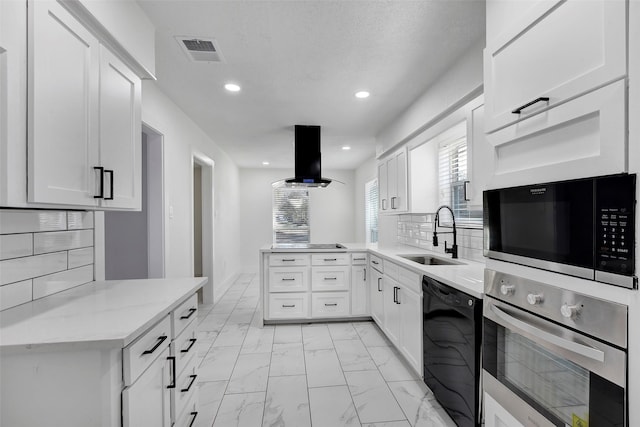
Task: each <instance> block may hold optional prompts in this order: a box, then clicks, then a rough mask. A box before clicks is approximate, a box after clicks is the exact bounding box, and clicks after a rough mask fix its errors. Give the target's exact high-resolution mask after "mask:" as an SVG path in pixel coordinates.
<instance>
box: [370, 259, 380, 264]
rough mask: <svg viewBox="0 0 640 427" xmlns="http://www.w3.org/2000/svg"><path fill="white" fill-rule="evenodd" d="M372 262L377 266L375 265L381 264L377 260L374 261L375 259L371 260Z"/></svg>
mask: <svg viewBox="0 0 640 427" xmlns="http://www.w3.org/2000/svg"><path fill="white" fill-rule="evenodd" d="M371 262H372V263H373V264H375V265H378V264H380V263H379V262H378V261H376V260H373V259H372V260H371Z"/></svg>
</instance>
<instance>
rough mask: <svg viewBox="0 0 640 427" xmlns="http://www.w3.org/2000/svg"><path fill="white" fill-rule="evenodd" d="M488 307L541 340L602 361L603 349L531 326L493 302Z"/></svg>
mask: <svg viewBox="0 0 640 427" xmlns="http://www.w3.org/2000/svg"><path fill="white" fill-rule="evenodd" d="M489 308H490V309H491V311H493V313H494V314H495V315H496V316H498V317H499V318H500V319H502V320H503V321H504V322H506V323H508V324H509V325H511V326H513V327H514V328H516V329H520V330H521V331H524V332H527V333H529V334H531V335H533V336H535V337H537V338H540V339H541V340H544V341H546V342H548V343H549V344H553V345H555V346H557V347H560V348H563V349H565V350H568V351H571V352H573V353H576V354H579V355H581V356H584V357H588V358H589V359H593V360H595V361H597V362H604V352H603V351H600V350H598V349H596V348H593V347H589V346H587V345H583V344H578V343H577V342H573V341H569V340H567V339H564V338H561V337H559V336H557V335H554V334H551V333H549V332H547V331H543V330H542V329H538V328H536V327H535V326H531V325H529V324H528V323H526V322H523V321H522V320H518V319H516V318H515V317H513V316H510V315H508V314H507V313H505V312H504V311H502V310H501V309H500V308H498V307H496V306H495V305H493V304H490V305H489Z"/></svg>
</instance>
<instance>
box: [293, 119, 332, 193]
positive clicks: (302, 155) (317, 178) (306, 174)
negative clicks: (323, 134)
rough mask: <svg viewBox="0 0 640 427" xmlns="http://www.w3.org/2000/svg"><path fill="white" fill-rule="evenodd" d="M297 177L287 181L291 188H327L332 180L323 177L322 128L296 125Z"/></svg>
mask: <svg viewBox="0 0 640 427" xmlns="http://www.w3.org/2000/svg"><path fill="white" fill-rule="evenodd" d="M294 133H295V143H294V144H295V174H296V175H295V177H293V178H288V179H285V180H284V182H285V184H286V185H287V186H291V187H294V186H295V187H298V186H299V187H326V186H327V185H329V184H331V180H330V179H327V178H323V177H322V164H321V160H320V158H321V153H320V126H306V125H295V126H294Z"/></svg>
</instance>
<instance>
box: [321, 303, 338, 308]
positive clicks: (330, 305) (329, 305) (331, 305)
mask: <svg viewBox="0 0 640 427" xmlns="http://www.w3.org/2000/svg"><path fill="white" fill-rule="evenodd" d="M337 305H338V303H337V302H334V303H331V304H328V303H325V304H324V306H325V307H335V306H337Z"/></svg>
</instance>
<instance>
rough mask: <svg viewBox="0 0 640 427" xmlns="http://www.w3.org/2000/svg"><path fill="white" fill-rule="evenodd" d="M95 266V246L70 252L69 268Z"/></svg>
mask: <svg viewBox="0 0 640 427" xmlns="http://www.w3.org/2000/svg"><path fill="white" fill-rule="evenodd" d="M88 264H93V246H92V247H90V248H82V249H74V250H71V251H69V268H76V267H81V266H83V265H88Z"/></svg>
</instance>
